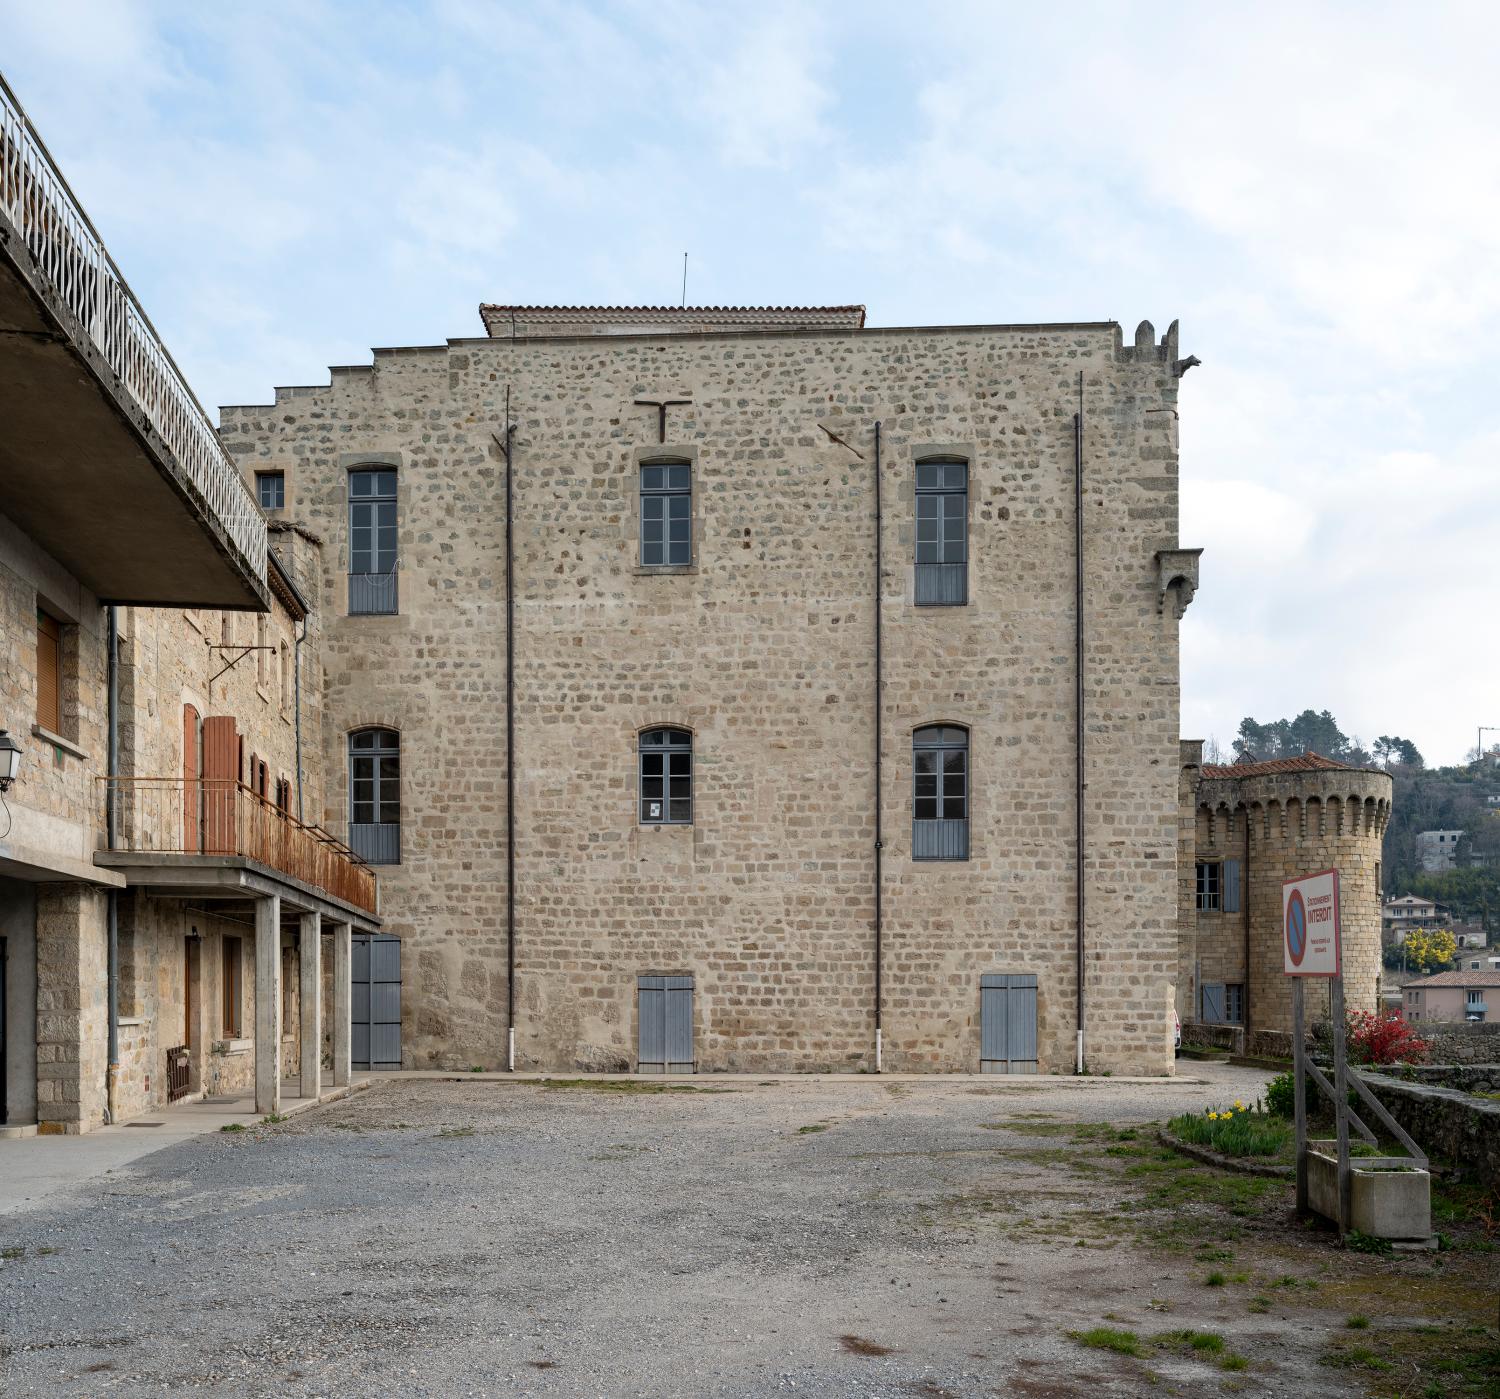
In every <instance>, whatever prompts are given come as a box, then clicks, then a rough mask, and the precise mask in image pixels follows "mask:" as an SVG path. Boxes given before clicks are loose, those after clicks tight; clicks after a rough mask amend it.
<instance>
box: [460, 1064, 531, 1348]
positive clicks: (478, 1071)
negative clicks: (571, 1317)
mask: <svg viewBox="0 0 1500 1399" xmlns="http://www.w3.org/2000/svg"><path fill="white" fill-rule="evenodd" d="M469 1072H470V1073H471V1074H482V1073H483V1072H484V1065H483V1064H475V1065H474V1067H473V1068H472V1069H470V1070H469ZM535 1363H536V1362H535V1361H533V1362H532V1364H535Z"/></svg>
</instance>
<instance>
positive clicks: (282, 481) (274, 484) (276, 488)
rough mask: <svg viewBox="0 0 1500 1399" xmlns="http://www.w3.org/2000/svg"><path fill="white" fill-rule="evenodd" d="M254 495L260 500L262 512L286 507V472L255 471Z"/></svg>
mask: <svg viewBox="0 0 1500 1399" xmlns="http://www.w3.org/2000/svg"><path fill="white" fill-rule="evenodd" d="M255 493H256V495H257V496H258V497H259V498H260V508H261V509H262V510H282V509H284V508H285V507H286V472H284V471H257V472H256V473H255Z"/></svg>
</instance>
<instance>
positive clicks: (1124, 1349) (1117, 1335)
mask: <svg viewBox="0 0 1500 1399" xmlns="http://www.w3.org/2000/svg"><path fill="white" fill-rule="evenodd" d="M1067 1334H1068V1338H1069V1339H1070V1340H1074V1341H1077V1342H1078V1344H1079V1345H1081V1346H1087V1347H1088V1348H1089V1349H1090V1350H1107V1351H1112V1352H1113V1353H1114V1354H1115V1355H1134V1356H1143V1355H1145V1354H1146V1347H1145V1345H1144V1344H1143V1343H1142V1341H1141V1338H1140V1337H1139V1336H1137V1335H1136V1334H1135V1332H1134V1331H1126V1330H1124V1329H1123V1328H1121V1327H1117V1326H1092V1327H1090V1328H1089V1329H1088V1330H1087V1331H1069V1332H1068V1333H1067Z"/></svg>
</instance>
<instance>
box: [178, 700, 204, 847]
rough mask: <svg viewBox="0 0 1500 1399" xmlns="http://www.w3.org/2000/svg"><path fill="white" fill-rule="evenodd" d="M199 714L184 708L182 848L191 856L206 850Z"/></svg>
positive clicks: (185, 706) (189, 707)
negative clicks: (204, 846) (204, 844)
mask: <svg viewBox="0 0 1500 1399" xmlns="http://www.w3.org/2000/svg"><path fill="white" fill-rule="evenodd" d="M198 722H199V721H198V711H197V710H196V709H194V708H193V706H192V705H190V704H185V705H183V706H182V845H181V848H182V849H183V850H185V851H187V852H188V854H190V855H196V854H197V853H198V851H200V850H201V849H202V848H203V784H202V782H200V781H199V780H198V779H199V778H201V777H202V776H203V772H202V768H201V766H200V762H199V757H200V755H199V752H198V749H199V733H198Z"/></svg>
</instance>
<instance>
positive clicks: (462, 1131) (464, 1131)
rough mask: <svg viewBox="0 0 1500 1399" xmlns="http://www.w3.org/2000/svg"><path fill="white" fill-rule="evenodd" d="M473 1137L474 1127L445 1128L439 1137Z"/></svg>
mask: <svg viewBox="0 0 1500 1399" xmlns="http://www.w3.org/2000/svg"><path fill="white" fill-rule="evenodd" d="M473 1135H474V1129H473V1128H472V1127H444V1128H443V1129H442V1131H440V1132H439V1133H438V1136H439V1137H472V1136H473Z"/></svg>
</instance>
